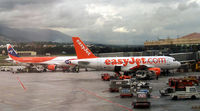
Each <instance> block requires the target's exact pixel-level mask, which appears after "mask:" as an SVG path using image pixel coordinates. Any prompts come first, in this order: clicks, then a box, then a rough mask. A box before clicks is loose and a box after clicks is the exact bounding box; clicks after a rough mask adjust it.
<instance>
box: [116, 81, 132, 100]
mask: <svg viewBox="0 0 200 111" xmlns="http://www.w3.org/2000/svg"><path fill="white" fill-rule="evenodd" d="M119 93H120V97H121V98H123V97H133V87H131V85H130V84H125V85H122V86H121V87H120V88H119Z"/></svg>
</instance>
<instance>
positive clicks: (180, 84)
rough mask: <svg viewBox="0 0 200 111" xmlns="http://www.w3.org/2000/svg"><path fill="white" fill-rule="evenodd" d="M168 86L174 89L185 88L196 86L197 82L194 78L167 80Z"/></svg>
mask: <svg viewBox="0 0 200 111" xmlns="http://www.w3.org/2000/svg"><path fill="white" fill-rule="evenodd" d="M168 84H169V86H170V87H173V88H175V90H176V89H181V88H185V86H197V85H199V81H198V80H197V79H196V78H188V77H185V78H169V80H168Z"/></svg>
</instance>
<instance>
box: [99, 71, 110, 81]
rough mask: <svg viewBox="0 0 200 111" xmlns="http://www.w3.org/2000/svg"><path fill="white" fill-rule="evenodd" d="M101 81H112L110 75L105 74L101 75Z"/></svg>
mask: <svg viewBox="0 0 200 111" xmlns="http://www.w3.org/2000/svg"><path fill="white" fill-rule="evenodd" d="M101 79H102V80H104V81H109V80H110V74H108V73H105V74H101Z"/></svg>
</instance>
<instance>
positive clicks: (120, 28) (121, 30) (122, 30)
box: [113, 27, 129, 33]
mask: <svg viewBox="0 0 200 111" xmlns="http://www.w3.org/2000/svg"><path fill="white" fill-rule="evenodd" d="M113 32H121V33H129V31H128V29H126V28H125V27H114V28H113Z"/></svg>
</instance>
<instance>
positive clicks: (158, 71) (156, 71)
mask: <svg viewBox="0 0 200 111" xmlns="http://www.w3.org/2000/svg"><path fill="white" fill-rule="evenodd" d="M148 70H149V71H154V72H155V74H156V76H159V75H160V72H161V69H160V68H157V67H154V68H148Z"/></svg>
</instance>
